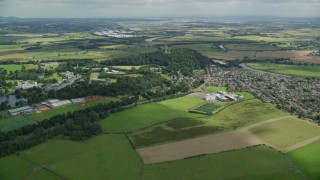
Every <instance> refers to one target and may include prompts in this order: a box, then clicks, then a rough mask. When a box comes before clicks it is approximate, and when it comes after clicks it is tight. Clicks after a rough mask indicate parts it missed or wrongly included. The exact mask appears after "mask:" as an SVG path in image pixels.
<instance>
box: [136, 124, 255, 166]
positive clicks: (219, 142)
mask: <svg viewBox="0 0 320 180" xmlns="http://www.w3.org/2000/svg"><path fill="white" fill-rule="evenodd" d="M258 144H261V142H260V141H259V140H258V139H257V138H255V136H253V135H252V134H251V133H250V132H248V131H244V130H236V131H232V132H226V133H221V134H214V135H209V136H205V137H199V138H195V139H190V140H185V141H180V142H176V143H169V144H163V145H159V146H153V147H148V148H142V149H137V152H138V153H139V155H140V156H141V157H142V159H143V161H144V163H145V164H152V163H158V162H165V161H171V160H177V159H184V158H187V157H192V156H198V155H202V154H211V153H218V152H223V151H230V150H234V149H241V148H245V147H250V146H254V145H258Z"/></svg>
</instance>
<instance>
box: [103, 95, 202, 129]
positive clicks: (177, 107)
mask: <svg viewBox="0 0 320 180" xmlns="http://www.w3.org/2000/svg"><path fill="white" fill-rule="evenodd" d="M201 102H203V100H201V99H200V98H194V97H188V96H186V97H182V98H177V99H171V100H167V101H162V102H156V103H150V104H144V105H140V106H137V107H134V108H131V109H128V110H125V111H123V112H120V113H116V114H111V115H110V116H109V117H108V118H106V119H104V120H102V122H101V124H102V126H103V127H104V128H105V130H106V131H107V132H112V133H115V132H132V131H135V130H139V129H142V128H146V127H148V126H152V125H154V124H158V123H162V122H165V121H169V120H172V119H177V118H196V117H201V116H203V115H199V114H191V113H188V112H187V111H186V110H187V109H188V108H190V107H192V106H194V105H196V104H199V103H201Z"/></svg>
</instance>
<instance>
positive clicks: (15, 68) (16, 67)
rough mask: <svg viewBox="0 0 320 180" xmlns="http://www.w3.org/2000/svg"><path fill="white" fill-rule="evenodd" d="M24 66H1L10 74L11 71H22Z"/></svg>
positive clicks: (0, 66)
mask: <svg viewBox="0 0 320 180" xmlns="http://www.w3.org/2000/svg"><path fill="white" fill-rule="evenodd" d="M21 67H22V65H20V64H6V65H0V68H4V69H5V70H7V71H8V73H9V72H10V71H12V72H14V71H18V70H21Z"/></svg>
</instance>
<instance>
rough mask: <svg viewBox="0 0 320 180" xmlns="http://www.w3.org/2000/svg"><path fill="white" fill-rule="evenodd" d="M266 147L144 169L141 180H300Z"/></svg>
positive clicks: (277, 153) (284, 162)
mask: <svg viewBox="0 0 320 180" xmlns="http://www.w3.org/2000/svg"><path fill="white" fill-rule="evenodd" d="M290 166H291V164H290V163H289V162H288V161H287V160H286V159H285V157H284V156H283V155H282V154H281V153H279V152H277V151H274V150H272V149H270V148H268V147H266V146H256V147H251V148H246V149H241V150H236V151H230V152H223V153H218V154H210V155H203V156H198V157H194V158H187V159H183V160H177V161H171V162H165V163H157V164H151V165H147V166H145V167H144V174H143V179H148V180H157V179H159V180H160V179H166V180H170V179H172V180H173V179H288V180H289V179H303V176H301V175H300V174H299V173H297V172H296V171H295V170H294V169H290V168H288V167H290Z"/></svg>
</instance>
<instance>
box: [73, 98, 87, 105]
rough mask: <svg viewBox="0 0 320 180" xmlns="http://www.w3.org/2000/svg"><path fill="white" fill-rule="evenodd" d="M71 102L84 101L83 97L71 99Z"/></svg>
mask: <svg viewBox="0 0 320 180" xmlns="http://www.w3.org/2000/svg"><path fill="white" fill-rule="evenodd" d="M71 102H72V103H73V104H76V103H82V102H84V98H77V99H71Z"/></svg>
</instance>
